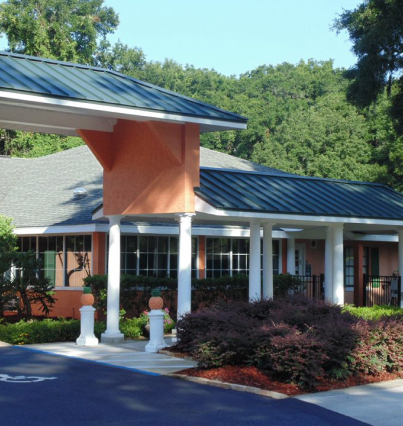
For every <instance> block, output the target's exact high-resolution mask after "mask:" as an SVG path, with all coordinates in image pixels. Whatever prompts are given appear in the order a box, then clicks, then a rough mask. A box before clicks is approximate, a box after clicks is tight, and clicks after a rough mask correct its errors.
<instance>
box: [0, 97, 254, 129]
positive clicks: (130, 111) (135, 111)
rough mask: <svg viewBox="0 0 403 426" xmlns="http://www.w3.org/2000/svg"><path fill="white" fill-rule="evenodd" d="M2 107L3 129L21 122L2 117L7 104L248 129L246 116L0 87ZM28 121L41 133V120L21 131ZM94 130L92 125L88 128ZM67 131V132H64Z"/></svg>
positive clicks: (130, 118)
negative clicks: (213, 115) (210, 114)
mask: <svg viewBox="0 0 403 426" xmlns="http://www.w3.org/2000/svg"><path fill="white" fill-rule="evenodd" d="M0 106H2V107H4V108H1V110H0V126H1V127H4V128H14V129H15V128H17V127H18V126H19V125H20V124H19V123H17V122H15V123H9V120H7V119H6V118H4V117H2V112H3V111H6V107H7V106H8V107H19V108H25V109H32V108H35V109H40V110H46V111H52V112H54V113H58V112H59V113H69V114H71V115H72V116H73V115H74V114H77V118H78V116H79V115H83V114H84V115H85V116H87V117H90V118H109V119H126V120H135V121H149V120H155V121H165V122H173V123H182V124H184V123H195V124H199V125H200V132H202V133H204V132H214V131H221V130H244V129H246V128H247V119H245V118H242V119H234V120H223V119H215V118H211V117H200V116H192V115H183V114H178V113H172V112H161V111H156V110H146V109H141V108H133V107H127V106H118V105H111V104H106V103H99V102H88V101H77V100H70V99H63V98H57V97H52V96H41V95H32V94H29V93H23V92H17V91H12V90H1V89H0ZM29 124H32V129H31V131H36V132H40V131H41V130H40V127H38V123H35V122H33V123H27V122H26V123H22V124H21V125H23V126H24V128H23V129H22V130H29ZM43 124H44V127H47V128H49V126H48V124H49V123H43ZM80 124H81V127H76V128H74V125H72V127H68V126H61V127H60V129H59V130H58V128H57V127H55V129H54V130H55V133H58V134H65V133H66V134H69V135H70V134H71V132H72V130H74V131H75V130H76V129H78V128H81V129H85V128H86V127H85V126H84V127H83V125H82V123H80ZM87 128H88V127H87ZM88 129H90V130H93V128H92V127H90V128H88ZM64 132H65V133H64Z"/></svg>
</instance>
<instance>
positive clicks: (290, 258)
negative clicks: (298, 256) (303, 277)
mask: <svg viewBox="0 0 403 426" xmlns="http://www.w3.org/2000/svg"><path fill="white" fill-rule="evenodd" d="M287 272H288V273H289V274H291V275H295V238H287Z"/></svg>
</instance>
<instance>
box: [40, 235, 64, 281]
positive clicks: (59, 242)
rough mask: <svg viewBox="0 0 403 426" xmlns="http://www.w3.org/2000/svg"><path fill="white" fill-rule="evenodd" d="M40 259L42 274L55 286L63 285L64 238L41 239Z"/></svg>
mask: <svg viewBox="0 0 403 426" xmlns="http://www.w3.org/2000/svg"><path fill="white" fill-rule="evenodd" d="M38 246H39V247H38V248H39V250H38V257H39V260H40V262H41V267H42V269H41V271H40V274H41V275H42V277H46V278H48V279H49V280H50V282H51V283H52V284H53V285H54V286H62V285H63V265H64V256H63V237H62V236H52V237H39V238H38Z"/></svg>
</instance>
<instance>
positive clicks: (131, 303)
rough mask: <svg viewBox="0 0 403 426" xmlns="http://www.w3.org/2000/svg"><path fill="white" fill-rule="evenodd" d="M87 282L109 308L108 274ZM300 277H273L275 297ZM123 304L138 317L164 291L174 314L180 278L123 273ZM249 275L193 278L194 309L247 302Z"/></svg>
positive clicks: (99, 304)
mask: <svg viewBox="0 0 403 426" xmlns="http://www.w3.org/2000/svg"><path fill="white" fill-rule="evenodd" d="M84 282H85V285H86V286H89V287H91V288H92V292H93V294H94V297H95V306H96V308H98V309H100V310H101V311H105V310H106V288H107V282H108V276H107V275H94V276H90V277H86V278H85V279H84ZM300 284H301V283H300V281H299V280H298V278H295V277H293V276H292V275H290V274H282V275H275V276H274V294H275V296H280V295H286V294H287V293H288V290H289V289H293V290H294V292H295V291H296V288H298V286H300ZM120 285H121V287H120V288H121V303H122V308H123V309H124V310H125V311H126V312H127V313H128V314H129V316H133V317H137V316H139V315H140V314H141V313H142V312H143V311H144V310H147V309H148V300H149V299H150V297H151V291H152V290H153V289H159V290H160V291H161V295H162V298H163V299H164V306H165V307H168V308H169V309H170V313H171V315H175V313H176V310H177V306H176V304H177V297H176V296H177V290H178V281H177V280H176V279H173V278H154V277H144V276H139V275H122V276H121V280H120ZM248 293H249V277H248V275H234V276H233V277H230V276H225V277H221V278H214V279H193V280H192V311H196V310H198V309H200V308H204V307H207V306H212V305H213V304H214V303H215V302H217V301H219V300H244V301H248Z"/></svg>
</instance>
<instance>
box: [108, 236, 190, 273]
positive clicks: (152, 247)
mask: <svg viewBox="0 0 403 426" xmlns="http://www.w3.org/2000/svg"><path fill="white" fill-rule="evenodd" d="M120 250H121V273H122V274H132V275H145V276H149V277H171V278H177V277H178V237H165V236H161V237H160V236H158V237H157V236H151V235H142V236H135V235H122V236H121V243H120ZM108 251H109V237H108V241H107V252H108ZM197 252H198V239H197V238H196V237H194V238H192V277H193V278H195V277H197ZM107 259H108V258H107Z"/></svg>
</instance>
